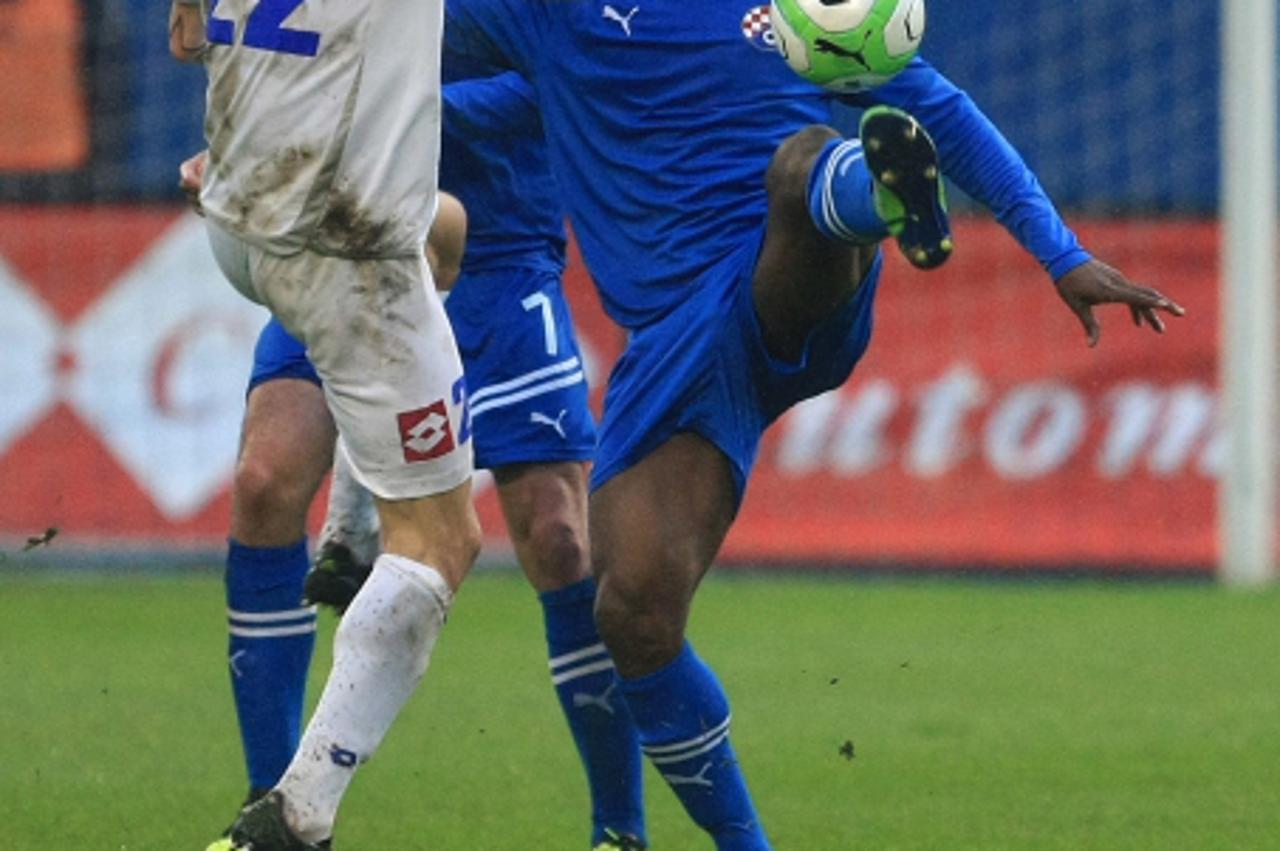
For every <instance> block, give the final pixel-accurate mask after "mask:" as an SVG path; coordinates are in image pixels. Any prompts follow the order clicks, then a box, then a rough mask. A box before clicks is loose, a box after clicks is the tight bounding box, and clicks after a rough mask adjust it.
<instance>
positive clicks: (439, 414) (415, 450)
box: [396, 399, 456, 464]
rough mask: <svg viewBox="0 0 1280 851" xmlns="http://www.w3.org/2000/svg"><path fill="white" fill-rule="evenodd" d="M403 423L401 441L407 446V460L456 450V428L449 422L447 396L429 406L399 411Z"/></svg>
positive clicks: (426, 458)
mask: <svg viewBox="0 0 1280 851" xmlns="http://www.w3.org/2000/svg"><path fill="white" fill-rule="evenodd" d="M396 420H397V421H398V422H399V424H400V445H401V446H402V447H403V448H404V460H405V461H407V462H409V463H410V464H412V463H413V462H415V461H430V460H431V459H432V458H439V457H440V456H441V455H446V454H448V453H450V452H452V451H453V450H454V447H455V445H456V444H455V443H454V440H453V429H452V428H451V427H450V425H449V409H448V408H447V407H445V404H444V400H443V399H437V400H436V401H434V402H432V403H431V404H430V405H427V406H426V407H425V408H418V409H417V410H416V411H405V412H404V413H401V414H397V415H396Z"/></svg>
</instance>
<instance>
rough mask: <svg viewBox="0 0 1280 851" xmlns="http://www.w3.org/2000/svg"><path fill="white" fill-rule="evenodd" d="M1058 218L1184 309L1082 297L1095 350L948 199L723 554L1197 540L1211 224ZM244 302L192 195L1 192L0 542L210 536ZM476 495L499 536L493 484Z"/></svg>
mask: <svg viewBox="0 0 1280 851" xmlns="http://www.w3.org/2000/svg"><path fill="white" fill-rule="evenodd" d="M1079 230H1080V232H1081V235H1082V238H1083V239H1084V241H1085V243H1086V244H1087V245H1089V246H1091V247H1092V248H1093V249H1094V250H1095V251H1097V253H1098V254H1099V255H1100V256H1102V257H1105V258H1107V259H1108V260H1109V261H1110V262H1112V263H1113V264H1114V265H1117V266H1119V267H1120V268H1122V269H1124V270H1125V271H1126V272H1128V273H1129V274H1130V275H1131V276H1133V277H1134V278H1136V279H1138V280H1142V281H1148V282H1150V283H1152V284H1153V285H1155V286H1158V287H1160V288H1161V289H1163V290H1165V291H1166V292H1168V293H1169V294H1170V295H1172V296H1173V297H1174V298H1176V299H1177V300H1178V301H1180V302H1181V303H1183V304H1184V306H1186V307H1187V308H1188V312H1189V313H1188V317H1187V318H1186V319H1183V320H1175V321H1173V322H1171V323H1170V328H1169V332H1168V333H1167V334H1165V335H1164V336H1163V337H1157V336H1156V335H1155V334H1153V333H1151V332H1150V331H1139V330H1138V329H1135V328H1133V326H1132V325H1131V324H1130V322H1129V318H1128V315H1127V313H1126V312H1125V311H1123V310H1120V309H1116V308H1113V309H1109V310H1104V311H1102V314H1101V315H1102V320H1103V325H1104V333H1103V340H1102V344H1101V345H1100V346H1099V347H1098V348H1097V349H1089V348H1087V347H1086V346H1085V344H1084V338H1083V333H1082V331H1081V329H1080V328H1079V325H1078V323H1077V322H1076V320H1075V318H1074V317H1073V316H1072V315H1071V314H1070V312H1069V311H1068V310H1067V309H1066V308H1065V307H1064V306H1063V305H1062V304H1061V303H1060V302H1059V301H1058V299H1057V297H1056V295H1055V294H1054V292H1053V288H1052V285H1051V284H1050V282H1049V281H1048V279H1047V278H1046V277H1045V276H1044V275H1043V274H1042V273H1041V272H1040V270H1039V269H1038V268H1037V267H1036V266H1035V264H1034V263H1032V262H1031V261H1030V260H1029V259H1027V258H1026V257H1025V255H1023V254H1022V253H1021V251H1020V250H1019V249H1018V248H1017V247H1016V246H1015V245H1014V244H1013V243H1012V242H1011V240H1010V239H1009V238H1008V236H1007V235H1005V234H1004V232H1003V231H1002V230H1000V229H999V228H998V227H997V226H995V225H992V224H990V223H986V222H977V221H974V222H961V223H960V225H959V227H958V231H957V233H958V239H959V245H960V249H959V251H958V253H957V255H956V257H955V258H954V260H953V261H952V262H951V263H949V264H948V265H947V266H946V267H945V268H944V269H943V270H941V271H939V272H936V273H931V274H927V275H926V274H922V273H918V272H915V271H913V270H911V269H909V268H908V267H906V266H905V264H903V263H902V262H900V261H899V260H898V259H897V258H896V257H891V258H890V262H889V264H888V266H887V268H886V272H885V281H884V283H883V285H882V289H881V294H880V296H879V299H878V307H877V316H876V330H875V335H874V341H873V343H872V346H871V350H870V352H869V353H868V356H867V357H866V358H865V359H864V361H863V363H862V364H860V365H859V367H858V369H857V371H856V372H855V374H854V377H853V378H852V380H850V381H849V382H848V383H847V384H846V385H845V386H844V387H842V388H841V389H840V390H839V391H837V392H834V393H831V394H828V395H826V396H823V397H821V398H818V399H814V400H811V401H809V402H808V403H806V404H804V405H801V406H799V407H798V408H796V409H795V410H793V411H791V412H790V413H789V414H788V415H787V416H785V417H784V418H783V419H782V420H781V421H780V422H779V423H778V424H776V425H775V426H774V427H773V428H772V429H771V430H770V432H769V433H768V435H767V436H766V438H765V442H764V445H763V447H762V450H761V454H760V460H759V464H758V467H757V470H756V473H755V476H754V477H753V479H752V483H751V486H750V488H749V491H748V494H747V500H746V503H745V504H744V506H743V509H742V514H741V517H740V519H739V521H738V523H737V525H736V526H735V528H734V531H733V533H732V535H731V537H730V539H729V541H728V543H727V545H726V547H725V551H724V556H725V559H726V560H729V561H751V562H764V561H776V562H785V563H830V564H839V565H851V566H857V565H884V564H902V563H906V564H928V565H941V566H972V565H978V566H996V567H1006V568H1023V567H1027V568H1035V567H1040V566H1057V565H1073V564H1081V565H1095V566H1100V567H1103V568H1105V567H1108V566H1111V567H1124V568H1128V569H1133V568H1137V569H1144V570H1148V569H1149V570H1151V571H1156V572H1159V571H1168V570H1186V569H1200V568H1207V567H1208V565H1210V564H1212V562H1213V560H1214V558H1215V549H1216V544H1215V534H1216V532H1215V530H1216V520H1215V508H1214V480H1215V477H1216V475H1217V473H1218V472H1219V470H1220V468H1221V464H1222V449H1223V447H1222V436H1221V429H1220V425H1219V421H1218V412H1217V394H1216V390H1215V383H1216V382H1215V365H1216V336H1217V328H1218V318H1217V293H1218V286H1217V242H1216V240H1217V235H1216V228H1215V227H1214V226H1213V225H1211V224H1206V223H1135V222H1123V223H1113V222H1096V223H1084V224H1083V225H1082V226H1081V227H1080V228H1079ZM891 253H892V252H891ZM567 286H568V290H569V292H570V297H571V300H572V302H573V305H574V309H575V318H576V320H577V323H578V326H579V332H580V335H581V337H582V340H583V343H584V348H585V349H586V353H587V359H588V361H589V373H590V376H591V378H592V380H593V386H594V387H595V388H596V393H597V397H598V395H599V390H600V389H601V388H602V386H603V381H604V378H605V376H606V375H607V367H608V364H609V363H610V362H611V361H612V359H613V357H615V356H616V354H617V352H618V350H619V347H620V345H621V341H622V336H621V334H620V333H619V332H618V330H617V329H616V328H615V327H614V326H613V325H612V324H610V323H609V322H608V320H607V319H605V318H604V317H603V315H602V314H601V312H600V309H599V305H598V302H597V301H596V299H595V297H594V294H593V293H592V292H591V289H590V284H589V281H588V279H587V277H586V275H585V272H584V270H583V268H582V265H581V262H580V261H579V260H577V258H576V257H575V258H574V261H573V263H572V264H571V268H570V272H569V274H568V284H567ZM264 316H265V315H264V313H263V312H262V310H261V309H260V308H258V307H255V306H253V305H251V304H249V303H247V302H246V301H244V300H243V299H242V298H241V297H240V296H238V295H237V294H236V293H235V292H234V291H233V290H232V289H231V287H230V286H229V285H228V284H227V283H226V282H225V281H224V280H223V279H222V278H221V276H220V274H219V273H218V271H217V269H216V267H215V266H214V264H213V261H212V258H211V257H210V256H209V252H208V248H207V245H206V243H205V240H204V234H203V229H202V225H201V223H200V221H199V220H198V219H196V218H195V217H193V216H191V215H189V214H187V213H181V212H177V211H175V210H174V209H172V208H168V207H159V208H145V207H109V208H103V207H84V208H66V207H8V208H0V341H3V342H2V343H0V538H4V539H7V540H10V541H15V540H20V539H21V538H24V537H26V536H27V535H30V534H34V533H37V532H40V531H43V530H44V529H45V528H47V527H50V526H54V527H57V528H59V529H60V531H61V533H62V535H63V536H65V539H66V540H67V541H68V542H69V543H75V542H80V543H81V544H82V545H84V546H97V545H100V544H101V545H106V544H119V545H124V546H128V547H131V548H176V547H196V548H211V547H217V546H219V545H220V542H221V539H222V538H223V536H224V535H225V533H226V523H227V515H228V507H229V505H228V492H227V490H228V485H229V481H230V475H231V469H232V464H233V460H234V456H235V448H236V440H237V434H238V427H239V420H240V416H241V413H242V411H243V393H244V382H245V378H246V376H247V374H248V370H249V365H250V360H251V353H252V346H253V342H254V340H255V338H256V335H257V331H258V329H259V327H260V326H261V324H262V322H263V321H264ZM480 504H481V510H482V517H483V520H484V522H485V526H486V529H487V531H488V534H489V536H490V541H491V544H493V545H494V546H495V547H501V546H503V536H502V523H501V518H500V515H499V513H498V510H497V506H496V500H494V499H493V495H492V492H491V490H490V489H485V490H484V491H483V492H482V494H481V496H480Z"/></svg>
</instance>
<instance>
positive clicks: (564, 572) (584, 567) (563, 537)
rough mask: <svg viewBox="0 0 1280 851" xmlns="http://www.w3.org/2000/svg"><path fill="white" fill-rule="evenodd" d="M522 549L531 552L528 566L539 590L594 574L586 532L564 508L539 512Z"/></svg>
mask: <svg viewBox="0 0 1280 851" xmlns="http://www.w3.org/2000/svg"><path fill="white" fill-rule="evenodd" d="M521 550H522V551H523V552H525V553H528V560H529V562H530V563H529V564H528V565H526V566H525V569H526V571H527V572H528V573H529V579H530V581H531V582H532V583H533V585H534V587H536V588H537V589H538V590H539V591H549V590H552V589H554V588H563V587H565V586H568V585H572V584H573V583H575V582H578V581H581V580H583V579H586V578H587V577H588V576H589V575H590V574H591V569H590V562H589V560H588V554H587V545H586V540H585V535H584V534H583V531H582V529H581V528H580V527H579V524H575V523H574V522H572V519H571V518H569V517H566V516H565V515H564V514H563V513H562V512H544V513H542V514H540V515H538V516H536V517H535V518H534V519H533V521H532V522H531V523H530V524H529V527H528V538H527V539H526V540H525V541H524V542H523V546H521Z"/></svg>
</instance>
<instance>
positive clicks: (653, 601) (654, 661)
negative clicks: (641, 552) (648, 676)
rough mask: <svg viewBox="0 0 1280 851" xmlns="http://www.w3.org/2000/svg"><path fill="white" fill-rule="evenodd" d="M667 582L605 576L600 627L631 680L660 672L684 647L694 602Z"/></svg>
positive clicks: (599, 597) (599, 605)
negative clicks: (655, 671) (690, 602)
mask: <svg viewBox="0 0 1280 851" xmlns="http://www.w3.org/2000/svg"><path fill="white" fill-rule="evenodd" d="M672 590H673V589H672V588H671V587H670V586H667V585H666V584H664V583H657V582H647V581H643V580H642V581H632V580H631V579H629V578H628V577H627V576H625V575H624V574H622V573H619V572H617V571H615V572H612V573H605V574H603V575H602V577H601V580H600V588H599V590H598V592H597V594H596V607H595V616H596V628H597V629H598V630H599V631H600V637H601V639H602V640H603V641H604V643H605V646H606V647H608V648H609V652H610V654H611V655H612V656H613V658H614V662H615V664H617V666H618V669H619V670H620V671H621V672H622V673H623V674H624V675H625V676H636V675H639V674H642V673H647V672H649V671H653V670H656V669H657V668H659V667H661V666H662V665H664V664H666V663H667V662H669V661H670V660H671V659H673V658H675V656H676V654H678V653H679V652H680V648H681V646H683V643H684V630H685V623H686V621H687V612H688V600H687V599H685V598H684V595H682V594H678V593H677V594H672V593H670V592H671V591H672Z"/></svg>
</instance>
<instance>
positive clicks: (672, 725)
mask: <svg viewBox="0 0 1280 851" xmlns="http://www.w3.org/2000/svg"><path fill="white" fill-rule="evenodd" d="M621 683H622V693H623V695H624V696H625V697H626V699H627V705H628V706H630V707H631V715H632V717H633V718H635V723H636V728H637V729H638V730H639V731H640V743H641V745H642V746H643V748H644V752H645V755H646V756H647V757H649V761H650V762H652V763H653V764H654V766H655V767H656V768H657V769H658V771H659V772H660V773H661V774H662V776H663V777H664V778H665V779H666V781H667V783H668V784H669V785H670V786H671V789H672V791H673V792H675V793H676V796H677V797H679V798H680V802H681V803H682V804H684V808H685V810H686V811H687V812H688V813H689V815H690V816H691V817H692V818H693V820H694V821H695V822H697V823H698V825H699V826H701V827H702V829H703V830H705V831H707V833H709V834H711V836H712V838H714V839H715V841H716V848H717V849H719V851H768V849H769V840H767V839H766V838H765V835H764V829H763V828H762V827H761V826H760V821H759V819H758V818H757V817H756V811H755V807H754V806H753V805H752V803H751V796H750V794H749V793H748V792H747V783H746V780H745V779H744V778H743V776H742V772H741V770H740V769H739V767H738V760H737V758H736V757H735V756H734V754H733V747H732V746H731V745H730V744H729V717H730V716H729V700H728V698H727V697H726V696H725V693H724V689H723V688H721V686H720V683H719V681H717V680H716V676H715V674H713V673H712V672H711V669H710V668H708V667H707V666H706V665H705V664H703V662H702V660H701V659H699V658H698V656H697V654H695V653H694V652H693V648H692V647H690V646H689V645H688V644H685V646H684V649H683V650H682V651H681V652H680V655H679V656H677V657H676V658H675V660H674V661H672V662H671V663H670V664H669V665H667V666H666V667H665V668H661V669H660V670H658V671H655V672H654V673H652V674H649V675H648V676H644V677H639V678H638V679H634V680H628V679H623V680H621Z"/></svg>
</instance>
